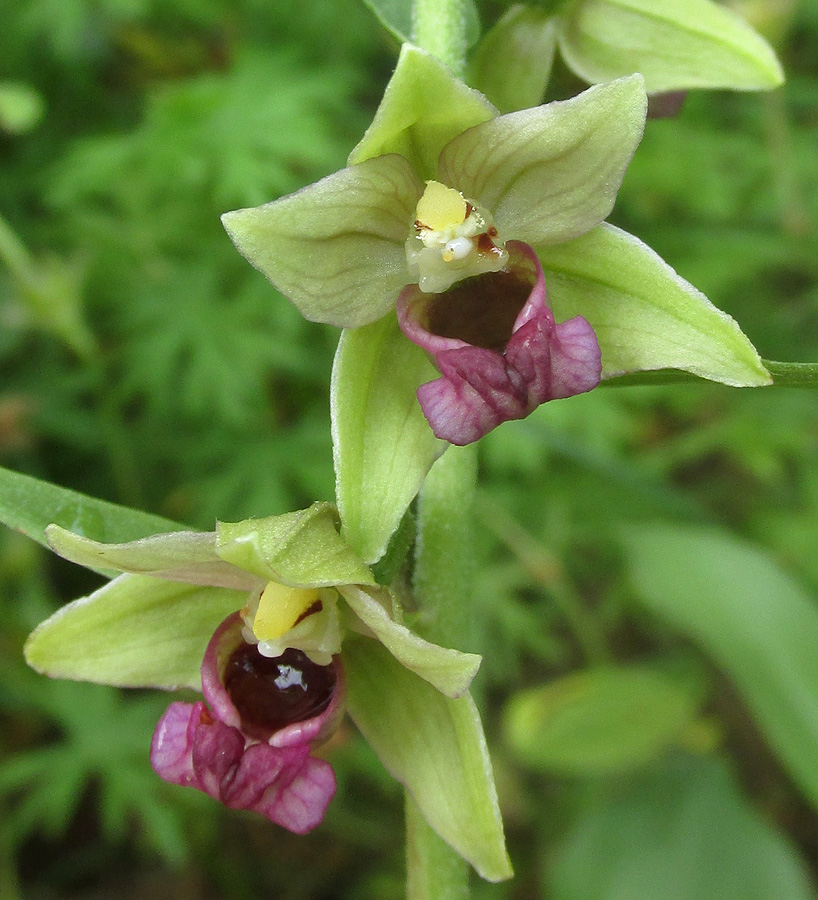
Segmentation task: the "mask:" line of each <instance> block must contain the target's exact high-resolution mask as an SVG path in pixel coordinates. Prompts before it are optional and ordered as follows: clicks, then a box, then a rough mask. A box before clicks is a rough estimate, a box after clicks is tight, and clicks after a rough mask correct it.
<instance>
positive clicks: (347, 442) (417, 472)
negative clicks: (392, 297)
mask: <svg viewBox="0 0 818 900" xmlns="http://www.w3.org/2000/svg"><path fill="white" fill-rule="evenodd" d="M437 375H438V373H437V370H436V369H435V368H434V366H432V364H431V363H430V362H429V360H428V358H427V357H426V354H425V353H424V351H423V350H421V349H420V348H419V347H416V346H415V345H414V344H413V343H411V341H408V340H407V339H406V338H405V337H404V336H403V334H402V332H401V330H400V328H399V327H398V321H397V318H396V317H395V316H394V315H392V316H387V317H385V318H384V319H383V320H382V321H380V322H375V323H374V324H373V325H369V326H367V327H366V328H357V329H354V330H347V331H344V333H343V334H342V335H341V340H340V342H339V344H338V351H337V353H336V354H335V365H334V367H333V372H332V384H331V386H330V392H331V393H330V404H331V406H330V409H331V414H332V441H333V452H334V457H335V479H336V489H335V492H336V496H337V499H338V510H339V512H340V514H341V521H342V523H343V534H344V537H345V539H346V540H347V541H348V542H349V544H350V545H351V546H352V547H354V548H355V550H357V552H358V553H359V554H360V555H361V558H362V559H363V560H364V561H365V562H367V563H373V562H375V561H376V560H378V559H380V558H381V556H383V554H384V552H385V550H386V546H387V544H388V543H389V538H390V537H391V536H392V533H393V532H394V531H395V529H396V528H397V527H398V525H399V524H400V521H401V519H402V518H403V514H404V513H405V512H406V509H407V508H408V506H409V504H410V503H411V502H412V500H413V499H414V497H415V495H416V494H417V492H418V490H419V489H420V485H421V484H422V482H423V479H424V478H425V477H426V473H427V472H428V471H429V468H430V466H431V465H432V463H433V462H434V461H435V459H437V457H438V456H440V454H441V453H443V451H444V450H445V449H446V446H447V444H446V443H445V442H443V441H440V440H438V439H437V438H436V437H435V436H434V434H432V430H431V428H429V424H428V422H427V421H426V419H425V418H424V416H423V412H422V411H421V408H420V404H419V403H418V402H417V398H416V397H415V393H416V391H417V389H418V387H419V386H420V385H421V384H423V383H424V382H426V381H431V380H432V379H433V378H436V377H437Z"/></svg>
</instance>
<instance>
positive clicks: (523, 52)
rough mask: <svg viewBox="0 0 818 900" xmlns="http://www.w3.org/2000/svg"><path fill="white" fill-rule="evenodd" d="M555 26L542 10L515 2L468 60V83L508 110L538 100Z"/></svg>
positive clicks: (547, 72)
mask: <svg viewBox="0 0 818 900" xmlns="http://www.w3.org/2000/svg"><path fill="white" fill-rule="evenodd" d="M556 44H557V26H556V21H555V19H554V17H553V16H550V15H549V14H548V13H547V12H546V11H545V10H542V9H536V8H534V7H531V6H521V5H515V6H512V7H511V9H509V10H508V11H507V12H506V14H505V15H504V16H503V17H502V18H501V19H500V20H499V21H498V22H497V24H496V25H495V26H494V27H493V28H492V29H491V30H490V31H489V32H488V33H487V34H486V35H485V37H484V38H483V40H482V41H481V42H480V44H479V45H478V47H477V50H476V51H475V54H474V57H473V58H472V60H471V62H470V63H469V83H470V84H473V85H474V87H476V88H477V89H478V90H479V91H482V92H483V93H484V94H485V95H486V97H488V99H489V100H490V101H491V102H492V103H493V104H494V105H495V106H496V107H497V109H499V110H500V112H503V113H508V112H513V111H514V110H518V109H526V108H527V107H529V106H537V105H538V104H540V103H542V99H543V95H544V94H545V88H546V85H547V84H548V78H549V76H550V74H551V63H552V62H553V59H554V48H555V47H556Z"/></svg>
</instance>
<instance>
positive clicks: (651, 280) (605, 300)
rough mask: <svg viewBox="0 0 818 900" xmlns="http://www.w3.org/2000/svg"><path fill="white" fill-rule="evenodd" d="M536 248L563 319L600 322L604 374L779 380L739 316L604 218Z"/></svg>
mask: <svg viewBox="0 0 818 900" xmlns="http://www.w3.org/2000/svg"><path fill="white" fill-rule="evenodd" d="M535 250H537V254H538V256H539V258H540V262H541V263H542V267H543V270H544V272H545V283H546V287H547V289H548V295H549V297H550V300H551V305H552V307H553V310H554V314H555V315H556V317H557V320H558V321H561V320H564V319H569V318H571V317H572V316H576V315H581V316H584V317H585V318H586V319H587V320H588V321H589V322H590V323H591V325H593V327H594V330H595V331H596V335H597V338H598V340H599V345H600V347H601V348H602V374H603V378H604V377H608V376H612V375H619V374H622V373H625V372H639V371H645V370H651V369H682V370H683V371H686V372H692V373H693V374H694V375H698V376H700V377H701V378H709V379H710V380H711V381H719V382H721V383H722V384H729V385H732V386H733V387H755V386H759V385H765V384H771V383H772V379H771V378H770V374H769V372H767V370H766V369H765V368H764V365H763V364H762V362H761V358H760V357H759V355H758V353H757V351H756V349H755V347H753V345H752V344H751V343H750V341H749V340H748V339H747V337H746V336H745V335H744V333H743V332H742V331H741V329H740V328H739V326H738V324H737V323H736V322H735V320H734V319H733V318H731V317H730V316H728V315H727V313H724V312H722V311H721V310H719V309H717V308H716V307H715V306H713V304H712V303H711V302H710V301H709V300H708V299H707V297H705V296H704V294H702V293H701V292H700V291H697V290H696V288H694V287H693V286H692V285H691V284H689V283H688V282H687V281H685V280H684V279H683V278H681V277H680V276H679V275H678V274H677V273H676V272H675V271H674V270H673V269H672V268H671V267H670V266H669V265H668V264H667V263H666V262H665V261H664V260H663V259H662V258H661V257H660V256H658V254H656V253H654V251H653V250H651V249H650V247H648V246H646V245H645V244H643V243H642V242H641V241H640V240H638V239H637V238H635V237H634V236H633V235H631V234H628V233H627V232H625V231H620V230H619V229H618V228H614V227H613V226H611V225H602V226H600V227H599V228H596V229H594V230H593V231H591V232H589V233H588V234H586V235H583V236H582V237H580V238H577V239H576V240H574V241H570V242H569V243H566V244H561V245H559V246H556V247H535Z"/></svg>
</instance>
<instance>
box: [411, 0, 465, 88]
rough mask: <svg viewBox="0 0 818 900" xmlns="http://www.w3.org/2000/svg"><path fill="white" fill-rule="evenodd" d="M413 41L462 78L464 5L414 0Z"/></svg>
mask: <svg viewBox="0 0 818 900" xmlns="http://www.w3.org/2000/svg"><path fill="white" fill-rule="evenodd" d="M412 40H413V41H414V43H415V44H417V45H418V47H420V48H421V49H423V50H426V51H427V52H429V53H431V54H432V55H433V56H436V57H437V58H438V59H441V60H443V62H444V63H446V65H447V66H448V67H449V68H450V69H451V70H452V71H453V72H454V73H455V75H459V76H462V75H463V72H464V71H465V69H466V6H465V3H464V2H463V0H414V3H413V4H412Z"/></svg>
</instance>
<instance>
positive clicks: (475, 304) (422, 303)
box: [398, 241, 601, 445]
mask: <svg viewBox="0 0 818 900" xmlns="http://www.w3.org/2000/svg"><path fill="white" fill-rule="evenodd" d="M507 249H508V251H509V266H508V271H506V272H499V273H491V274H488V275H481V276H478V277H476V278H473V279H470V280H469V281H465V282H462V283H461V284H460V285H458V286H455V287H454V288H452V289H450V290H449V291H447V292H445V293H443V294H439V295H430V294H423V293H422V292H421V291H420V290H419V289H418V288H417V287H416V286H415V285H410V286H409V287H407V288H406V289H405V290H404V291H403V293H402V294H401V296H400V299H399V301H398V320H399V322H400V325H401V328H402V330H403V332H404V334H405V335H406V336H407V337H408V338H409V340H411V341H413V342H414V343H416V344H418V345H419V346H421V347H423V348H424V349H425V350H427V351H428V352H429V353H430V354H431V355H432V356H433V357H434V360H435V363H436V364H437V367H438V369H439V370H440V373H441V377H440V378H438V379H436V380H435V381H431V382H428V383H426V384H423V385H421V386H420V388H418V400H419V401H420V405H421V408H422V409H423V413H424V415H425V416H426V418H427V419H428V421H429V424H430V425H431V427H432V430H433V431H434V433H435V434H436V435H437V436H438V437H440V438H443V439H445V440H447V441H449V442H451V443H453V444H459V445H463V444H469V443H471V442H473V441H476V440H478V439H479V438H481V437H483V435H485V434H487V433H488V432H489V431H491V430H492V429H493V428H496V427H497V425H499V424H500V423H502V422H506V421H509V420H510V419H521V418H524V417H525V416H527V415H529V413H531V412H532V411H533V410H534V409H536V408H537V407H538V406H539V405H540V404H541V403H545V402H546V401H548V400H556V399H559V398H562V397H571V396H573V395H575V394H580V393H583V392H584V391H588V390H590V389H591V388H593V387H595V386H596V385H597V383H598V382H599V376H600V372H601V363H600V351H599V344H598V343H597V339H596V336H595V334H594V331H593V329H592V328H591V326H590V325H589V324H588V322H587V321H586V320H585V319H583V318H582V317H581V316H577V317H575V318H573V319H571V320H569V321H568V322H563V323H562V324H560V325H557V324H556V323H555V322H554V316H553V315H552V313H551V310H550V309H549V308H548V305H547V297H546V292H545V282H544V280H543V271H542V268H541V267H540V264H539V261H538V260H537V257H536V255H535V254H534V252H533V251H532V250H531V248H530V247H528V246H526V245H525V244H521V243H519V242H518V241H509V242H508V244H507ZM511 301H513V302H511ZM510 313H511V314H514V313H516V315H515V318H514V319H513V322H511V323H509V322H508V316H509V314H510ZM493 317H494V318H493ZM497 320H499V321H497ZM509 326H510V327H509ZM507 327H508V328H509V332H508V333H507V332H506V331H505V329H506V328H507Z"/></svg>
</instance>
